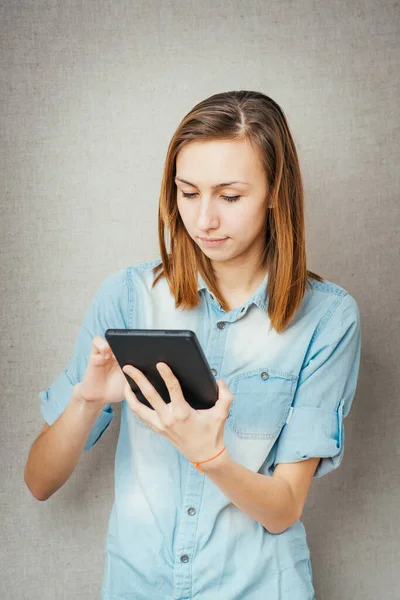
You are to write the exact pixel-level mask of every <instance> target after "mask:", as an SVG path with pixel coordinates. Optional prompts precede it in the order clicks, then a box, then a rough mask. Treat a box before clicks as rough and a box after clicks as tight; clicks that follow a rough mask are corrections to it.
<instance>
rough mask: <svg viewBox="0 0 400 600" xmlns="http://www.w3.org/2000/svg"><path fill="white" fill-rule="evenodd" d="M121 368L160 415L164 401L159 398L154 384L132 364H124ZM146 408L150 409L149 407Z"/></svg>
mask: <svg viewBox="0 0 400 600" xmlns="http://www.w3.org/2000/svg"><path fill="white" fill-rule="evenodd" d="M122 370H123V372H124V373H126V374H127V375H129V377H131V378H132V379H133V381H134V382H135V383H136V385H137V386H138V388H139V389H140V391H141V392H142V394H143V396H144V397H145V398H146V400H148V401H149V403H150V404H151V406H152V407H153V408H154V409H155V410H157V411H158V412H159V414H160V416H162V414H163V410H165V402H164V400H163V399H162V398H161V396H160V394H159V393H158V392H157V390H156V389H155V388H154V386H153V385H152V384H151V383H150V381H149V380H148V379H147V377H146V376H145V375H144V373H142V371H140V370H139V369H136V367H133V366H132V365H124V367H123V368H122ZM146 408H148V407H146ZM148 410H151V409H150V408H149V409H148Z"/></svg>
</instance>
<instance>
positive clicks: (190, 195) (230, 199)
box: [182, 192, 240, 202]
mask: <svg viewBox="0 0 400 600" xmlns="http://www.w3.org/2000/svg"><path fill="white" fill-rule="evenodd" d="M182 196H183V198H194V197H195V196H197V194H195V193H187V192H182ZM221 198H223V199H224V200H227V201H228V202H236V201H237V200H239V198H240V196H221Z"/></svg>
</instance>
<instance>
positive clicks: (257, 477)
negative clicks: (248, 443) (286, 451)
mask: <svg viewBox="0 0 400 600" xmlns="http://www.w3.org/2000/svg"><path fill="white" fill-rule="evenodd" d="M319 460H320V459H319V458H310V459H308V460H305V461H301V462H296V463H290V464H289V463H288V464H279V465H278V466H277V467H276V469H275V471H274V474H273V475H272V477H270V476H268V475H263V474H261V473H254V471H251V470H250V469H247V468H246V467H243V466H242V465H240V464H239V463H237V462H235V461H234V460H232V459H231V458H230V456H229V454H228V453H227V451H226V450H225V452H223V453H222V454H221V455H220V456H218V457H217V458H216V459H214V460H212V461H210V462H208V463H203V464H202V469H203V471H204V473H206V475H207V476H208V477H210V479H211V480H212V481H213V482H214V483H215V484H216V485H217V486H218V487H219V489H220V490H221V491H222V492H223V493H224V494H225V496H227V498H229V499H230V500H232V502H233V503H234V504H235V505H236V506H237V507H238V508H240V510H242V511H243V512H244V513H246V514H247V515H249V516H250V517H252V518H253V519H255V520H256V521H258V522H259V523H261V525H263V526H264V527H265V529H267V531H269V532H270V533H274V534H278V533H282V532H283V531H285V529H287V528H288V527H290V526H291V525H293V524H294V523H295V522H296V521H298V520H299V519H300V517H301V514H302V512H303V507H304V503H305V500H306V497H307V493H308V490H309V488H310V484H311V481H312V477H313V474H314V472H315V469H316V467H317V465H318V462H319Z"/></svg>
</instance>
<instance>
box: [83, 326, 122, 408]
mask: <svg viewBox="0 0 400 600" xmlns="http://www.w3.org/2000/svg"><path fill="white" fill-rule="evenodd" d="M107 355H108V357H107ZM126 383H127V380H126V377H125V375H124V373H123V371H122V369H121V367H120V366H119V363H118V361H117V359H116V358H115V356H114V354H113V352H112V350H111V348H110V346H109V344H108V342H107V341H106V340H104V339H103V338H102V337H100V336H99V335H96V336H95V337H94V338H93V340H92V349H91V352H90V356H89V361H88V366H87V369H86V372H85V375H84V377H83V380H82V381H81V382H79V383H78V384H77V386H76V387H77V388H78V391H79V394H80V396H81V398H82V399H83V400H84V401H85V402H86V404H87V405H88V406H90V407H91V408H100V407H101V408H104V407H105V406H106V405H107V404H110V403H111V402H122V400H124V389H125V386H126Z"/></svg>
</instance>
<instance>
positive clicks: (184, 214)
mask: <svg viewBox="0 0 400 600" xmlns="http://www.w3.org/2000/svg"><path fill="white" fill-rule="evenodd" d="M177 206H178V211H179V214H180V216H181V219H182V222H183V224H184V226H185V227H186V229H191V226H192V224H193V221H194V219H195V215H194V212H193V210H191V207H190V206H189V205H188V204H187V203H181V202H179V200H178V202H177Z"/></svg>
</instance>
